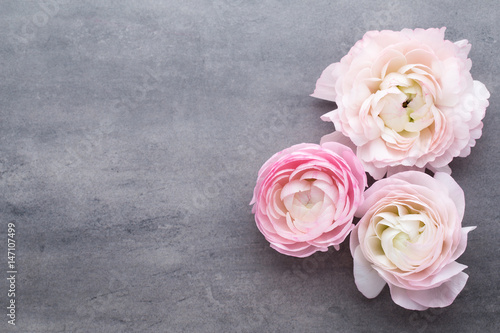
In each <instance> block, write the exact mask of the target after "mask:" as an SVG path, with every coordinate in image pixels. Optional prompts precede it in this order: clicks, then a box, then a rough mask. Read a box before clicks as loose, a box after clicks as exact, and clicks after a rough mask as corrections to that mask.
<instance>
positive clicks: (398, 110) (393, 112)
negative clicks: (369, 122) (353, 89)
mask: <svg viewBox="0 0 500 333" xmlns="http://www.w3.org/2000/svg"><path fill="white" fill-rule="evenodd" d="M379 89H380V90H379V91H378V92H377V93H376V94H377V95H378V96H379V98H377V99H376V101H377V102H376V104H375V105H374V107H373V108H374V111H375V113H376V114H378V116H379V117H380V118H381V119H382V120H383V122H384V125H385V126H386V127H387V128H389V129H392V130H394V131H395V132H397V133H400V134H402V135H404V136H406V135H405V134H408V135H412V133H414V134H416V132H420V131H421V130H423V129H424V128H426V127H428V126H429V125H430V124H432V122H433V121H434V117H433V115H432V112H431V109H430V106H431V104H432V103H431V102H432V101H428V100H426V96H425V94H424V93H423V92H422V87H421V86H420V84H419V83H418V82H417V81H415V80H412V79H409V78H408V76H407V75H405V74H399V73H390V74H388V75H387V76H386V77H385V78H384V80H383V81H382V83H381V84H380V87H379Z"/></svg>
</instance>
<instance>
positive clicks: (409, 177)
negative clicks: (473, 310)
mask: <svg viewBox="0 0 500 333" xmlns="http://www.w3.org/2000/svg"><path fill="white" fill-rule="evenodd" d="M464 207H465V200H464V193H463V191H462V189H461V188H460V186H459V185H458V184H457V183H456V182H455V181H454V180H453V178H451V176H449V175H448V174H446V173H442V172H438V173H436V174H435V176H434V178H433V177H431V176H429V175H427V174H425V173H423V172H418V171H406V172H401V173H397V174H395V175H393V176H391V177H389V178H385V179H382V180H380V181H378V182H375V184H374V185H372V186H371V187H370V188H369V189H368V190H367V191H366V192H365V201H364V202H363V204H362V205H360V207H359V208H358V211H357V212H356V216H360V217H361V216H362V218H361V220H360V221H359V222H358V224H357V225H356V227H355V228H354V230H353V231H352V234H351V240H350V248H351V253H352V256H353V258H354V279H355V282H356V286H357V287H358V289H359V291H361V293H363V295H365V296H366V297H368V298H373V297H375V296H377V295H378V294H379V293H380V291H381V290H382V288H383V287H384V286H385V284H386V283H387V284H388V285H389V287H390V291H391V296H392V299H393V300H394V302H395V303H396V304H398V305H400V306H402V307H404V308H407V309H410V310H425V309H427V308H429V307H445V306H448V305H450V304H451V303H452V302H453V301H454V300H455V298H456V296H457V295H458V294H459V293H460V291H461V290H462V289H463V288H464V286H465V282H466V281H467V278H468V275H467V274H465V273H463V272H462V271H463V270H464V269H465V268H466V267H467V266H465V265H462V264H459V263H457V262H456V261H455V260H456V259H457V258H458V257H459V256H460V255H461V254H462V253H463V252H464V251H465V248H466V246H467V233H468V232H469V231H471V230H473V229H474V228H475V227H466V228H462V218H463V214H464Z"/></svg>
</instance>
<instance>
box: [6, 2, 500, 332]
mask: <svg viewBox="0 0 500 333" xmlns="http://www.w3.org/2000/svg"><path fill="white" fill-rule="evenodd" d="M499 8H500V5H499V3H498V2H497V1H440V2H431V1H412V2H406V1H404V2H403V1H401V2H400V1H369V0H365V1H352V0H349V1H335V2H334V1H325V0H323V1H279V0H269V1H243V0H240V1H230V0H215V1H201V0H194V1H191V0H189V1H153V0H145V1H132V0H128V1H111V0H108V1H106V0H92V1H91V0H82V1H68V0H64V1H62V0H59V1H57V0H43V1H12V0H1V1H0V136H1V141H0V217H1V226H0V228H3V230H0V235H1V238H0V240H1V243H3V244H4V245H3V246H0V247H2V248H3V249H4V250H3V251H0V252H1V253H3V255H2V256H3V258H1V260H0V263H1V264H0V267H2V268H1V270H0V277H1V279H0V281H1V283H0V295H1V296H0V302H1V306H0V309H3V310H0V312H1V316H0V318H1V322H0V331H1V332H10V331H12V332H389V331H395V332H498V331H499V330H500V325H499V316H500V301H499V296H500V293H499V279H498V271H499V268H500V267H499V266H500V259H499V258H500V253H499V246H498V239H499V235H500V231H499V213H498V211H499V210H498V203H499V189H498V186H499V184H500V182H499V180H500V179H499V168H498V162H499V160H500V158H499V148H498V134H499V132H498V128H499V126H500V123H499V117H498V104H499V99H498V94H497V91H498V88H499V79H498V77H499V75H500V73H499V66H498V55H499V54H500V48H499V42H498V35H499V26H498V21H499V19H498V18H499ZM442 26H446V27H447V28H448V29H447V31H446V38H447V39H450V40H452V41H457V40H460V39H468V40H469V41H470V42H471V44H472V51H471V52H470V58H471V59H472V62H473V67H472V75H473V77H474V78H475V79H477V80H480V81H482V82H483V83H485V84H486V86H487V87H488V89H489V90H490V92H491V94H492V96H491V98H490V107H489V108H488V110H487V115H486V118H485V119H484V123H485V126H484V132H483V136H482V138H481V139H480V140H479V141H478V142H477V145H476V147H474V148H473V149H472V154H471V155H470V156H469V157H467V158H462V159H456V160H455V161H453V163H452V164H451V167H452V169H453V176H454V178H455V179H456V180H457V182H458V183H459V184H460V185H461V186H462V187H463V189H464V191H465V194H466V202H467V206H466V212H465V219H464V222H463V223H464V225H467V226H470V225H477V226H478V228H477V229H476V230H475V231H474V232H472V233H471V234H470V238H469V245H468V248H467V251H466V252H465V254H464V255H462V257H461V258H460V259H459V260H458V261H459V262H460V263H463V264H466V265H468V266H469V268H468V269H467V270H466V272H467V273H468V274H469V275H470V278H469V281H468V283H467V286H466V287H465V289H464V290H463V292H462V293H461V294H460V295H459V297H458V298H457V299H456V301H455V302H454V303H453V304H452V305H451V306H450V307H447V308H445V309H437V310H428V311H425V312H413V311H408V310H405V309H403V308H400V307H398V306H397V305H395V304H394V303H393V302H392V300H391V298H390V295H389V291H388V289H387V288H386V289H384V291H383V292H382V293H381V295H379V297H377V298H376V299H373V300H368V299H365V298H364V297H363V295H361V293H359V292H358V290H357V289H356V287H355V285H354V280H353V276H352V258H351V256H350V253H349V248H348V244H347V243H345V244H343V245H342V247H341V250H340V251H339V252H336V251H333V250H332V251H330V252H328V253H317V254H315V255H313V256H312V257H310V258H308V259H297V258H291V257H286V256H284V255H281V254H279V253H277V252H275V251H274V250H272V249H271V248H269V246H268V244H267V243H266V241H265V239H264V238H263V236H261V235H260V233H259V232H258V230H257V228H256V226H255V223H254V220H253V215H252V214H251V209H250V206H249V205H248V203H249V201H250V199H251V195H252V190H253V186H254V185H255V180H256V176H257V171H258V170H259V168H260V166H261V165H262V163H263V162H264V161H265V160H267V159H268V158H269V157H270V156H271V155H272V154H274V153H275V152H277V151H279V150H282V149H284V148H286V147H288V146H291V145H293V144H296V143H301V142H319V139H320V137H321V136H322V135H324V134H327V133H329V132H331V131H332V130H333V127H332V125H331V124H330V123H324V122H322V121H321V120H320V118H319V117H320V116H321V115H322V114H323V113H325V112H327V111H329V110H331V109H333V108H334V105H333V104H332V103H328V102H324V101H319V100H315V99H313V98H311V97H309V96H308V95H309V94H310V93H311V92H312V91H313V89H314V85H315V82H316V79H317V78H318V76H319V75H320V73H321V71H322V70H323V69H324V68H325V67H326V66H327V65H328V64H330V63H332V62H335V61H338V60H339V59H340V58H341V57H342V56H343V55H344V54H346V53H347V52H348V51H349V49H350V47H351V46H352V45H353V44H354V43H355V42H356V41H357V40H359V39H360V38H361V37H362V35H363V34H364V33H365V32H366V31H367V30H373V29H393V30H400V29H402V28H405V27H408V28H416V27H424V28H428V27H442ZM9 222H14V223H15V224H16V240H17V243H16V244H17V257H16V260H17V262H16V263H17V268H18V274H17V286H16V287H17V294H16V301H17V303H16V304H17V312H16V315H17V317H16V319H17V320H16V323H17V325H16V326H15V327H12V326H11V325H8V324H7V319H8V318H7V317H6V313H7V310H6V306H7V305H8V299H7V289H8V284H7V281H6V279H5V277H7V273H6V271H7V258H6V257H7V245H6V244H7V223H9ZM1 272H3V273H1Z"/></svg>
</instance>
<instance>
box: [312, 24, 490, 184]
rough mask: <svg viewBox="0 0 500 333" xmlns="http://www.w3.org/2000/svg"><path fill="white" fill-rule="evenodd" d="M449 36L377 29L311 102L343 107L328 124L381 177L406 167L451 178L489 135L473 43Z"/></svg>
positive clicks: (326, 78) (327, 74)
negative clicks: (455, 162)
mask: <svg viewBox="0 0 500 333" xmlns="http://www.w3.org/2000/svg"><path fill="white" fill-rule="evenodd" d="M444 31H445V28H442V29H428V30H423V29H415V30H410V29H404V30H402V31H399V32H396V31H387V30H384V31H369V32H367V33H366V34H365V35H364V37H363V39H362V40H360V41H358V42H357V43H356V44H355V45H354V46H353V47H352V48H351V50H350V51H349V53H348V54H347V55H346V56H345V57H343V58H342V59H341V60H340V62H337V63H334V64H331V65H330V66H328V67H327V68H326V69H325V70H324V71H323V73H322V74H321V77H320V78H319V79H318V81H317V83H316V89H315V91H314V93H313V94H312V95H311V96H313V97H317V98H321V99H325V100H329V101H334V102H336V103H337V107H338V108H337V109H336V110H334V111H331V112H329V113H327V114H325V115H324V116H323V117H322V119H323V120H325V121H332V122H333V123H334V125H335V128H336V130H337V131H340V132H342V134H343V135H345V136H347V137H349V139H350V140H352V142H353V143H354V144H355V145H356V146H357V147H358V148H357V152H356V154H357V156H358V157H359V158H360V159H361V161H362V163H363V166H364V168H365V169H366V170H367V171H368V172H369V173H370V174H371V175H372V176H373V177H374V178H375V179H380V178H382V177H383V176H384V174H385V173H386V172H389V173H393V172H394V170H391V168H394V167H398V168H399V169H401V166H403V167H404V168H406V169H420V170H423V169H424V168H429V169H431V170H433V171H447V172H448V173H449V172H451V170H450V169H449V168H448V163H450V162H451V160H452V159H453V158H454V157H456V156H460V157H465V156H467V155H469V153H470V148H471V147H472V146H474V145H475V141H476V139H478V138H479V137H480V136H481V130H482V126H483V124H482V122H481V120H482V119H483V117H484V114H485V110H486V107H487V106H488V98H489V96H490V94H489V92H488V90H487V89H486V87H485V86H484V84H482V83H481V82H479V81H475V80H473V79H472V76H471V74H470V68H471V60H470V59H468V58H467V55H468V53H469V50H470V47H471V46H470V44H469V43H468V42H467V41H466V40H461V41H458V42H456V43H452V42H450V41H448V40H445V39H444Z"/></svg>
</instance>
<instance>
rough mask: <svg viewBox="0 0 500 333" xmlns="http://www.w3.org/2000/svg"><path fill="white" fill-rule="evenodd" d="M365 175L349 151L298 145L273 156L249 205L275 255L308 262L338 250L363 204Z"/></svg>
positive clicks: (335, 146) (332, 146)
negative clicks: (331, 248)
mask: <svg viewBox="0 0 500 333" xmlns="http://www.w3.org/2000/svg"><path fill="white" fill-rule="evenodd" d="M365 187H366V174H365V171H364V170H363V167H362V166H361V163H360V162H359V160H358V158H357V157H356V155H355V154H354V153H353V152H352V150H351V149H349V148H348V147H346V146H344V145H342V144H339V143H335V142H329V143H326V144H324V145H322V146H320V145H317V144H309V143H302V144H298V145H295V146H292V147H290V148H287V149H285V150H283V151H281V152H279V153H277V154H275V155H274V156H272V157H271V158H270V159H269V160H268V161H267V162H266V163H264V165H263V166H262V168H261V169H260V171H259V175H258V179H257V185H256V186H255V189H254V194H253V198H252V201H251V203H250V204H254V206H253V208H252V212H253V213H254V214H255V222H256V224H257V227H258V228H259V230H260V232H261V233H262V234H263V235H264V237H265V238H266V239H267V241H268V242H269V243H270V244H271V247H272V248H274V249H275V250H276V251H278V252H280V253H283V254H286V255H289V256H294V257H307V256H309V255H311V254H313V253H314V252H316V251H323V252H325V251H327V250H328V247H329V246H332V245H333V246H334V247H335V248H336V249H338V245H339V244H340V243H341V242H342V241H344V239H345V238H346V237H347V235H348V234H349V233H350V232H351V230H352V228H353V227H354V225H353V224H352V220H353V217H354V212H355V211H356V209H357V208H358V206H359V204H360V203H361V202H362V201H363V191H364V189H365Z"/></svg>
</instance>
